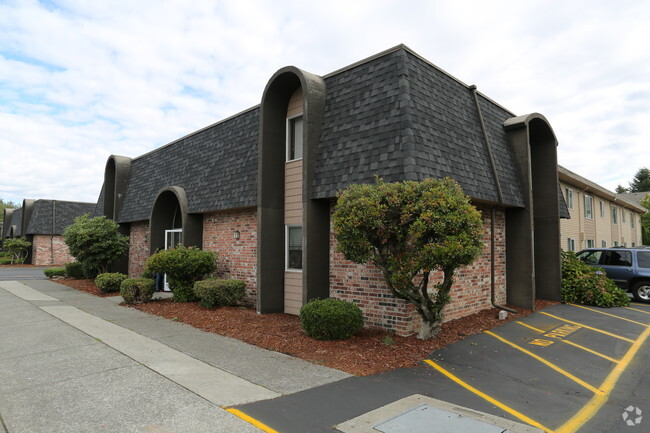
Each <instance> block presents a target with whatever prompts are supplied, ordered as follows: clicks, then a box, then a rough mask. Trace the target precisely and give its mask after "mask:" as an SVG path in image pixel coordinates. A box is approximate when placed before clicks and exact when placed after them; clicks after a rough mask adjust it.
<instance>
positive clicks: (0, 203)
mask: <svg viewBox="0 0 650 433" xmlns="http://www.w3.org/2000/svg"><path fill="white" fill-rule="evenodd" d="M17 207H18V204H16V203H14V202H11V201H5V200H3V199H1V198H0V218H1V217H2V215H3V213H4V210H5V209H7V208H9V209H15V208H17Z"/></svg>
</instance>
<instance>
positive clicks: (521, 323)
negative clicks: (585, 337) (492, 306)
mask: <svg viewBox="0 0 650 433" xmlns="http://www.w3.org/2000/svg"><path fill="white" fill-rule="evenodd" d="M516 323H518V324H520V325H522V326H525V327H526V328H530V329H532V330H533V331H536V332H539V333H540V334H541V333H543V332H544V331H542V330H541V329H537V328H535V327H534V326H530V325H528V324H526V323H524V322H519V321H517V322H516ZM533 341H535V340H533ZM559 341H561V342H562V343H566V344H568V345H570V346H573V347H576V348H578V349H581V350H584V351H585V352H589V353H591V354H593V355H596V356H600V357H601V358H604V359H606V360H608V361H610V362H613V363H614V364H617V363H618V362H619V361H620V360H618V359H614V358H611V357H609V356H607V355H605V354H603V353H600V352H596V351H595V350H592V349H590V348H588V347H585V346H581V345H580V344H577V343H574V342H573V341H570V340H564V339H561V340H559ZM531 344H532V342H531Z"/></svg>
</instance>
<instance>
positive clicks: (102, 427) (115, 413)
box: [0, 280, 349, 433]
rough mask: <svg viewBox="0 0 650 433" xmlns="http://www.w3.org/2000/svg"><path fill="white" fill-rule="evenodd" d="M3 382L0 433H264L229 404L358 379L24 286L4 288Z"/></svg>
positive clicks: (51, 288)
mask: <svg viewBox="0 0 650 433" xmlns="http://www.w3.org/2000/svg"><path fill="white" fill-rule="evenodd" d="M0 377H1V378H2V381H0V417H1V418H0V419H1V420H2V422H1V423H0V432H2V429H3V428H4V429H5V430H6V431H7V432H8V433H22V432H25V433H38V432H47V433H53V432H94V431H101V432H154V433H157V432H174V433H183V432H188V433H190V432H192V433H197V432H253V431H258V430H257V429H256V428H254V427H252V426H251V425H250V424H248V423H246V422H244V421H242V420H240V419H239V418H237V417H235V416H234V415H232V414H230V413H228V412H226V411H225V410H224V409H223V407H224V406H231V405H236V404H244V403H250V402H255V401H260V400H266V399H272V398H274V397H277V396H280V395H286V394H291V393H295V392H298V391H302V390H306V389H309V388H313V387H315V386H319V385H323V384H327V383H331V382H335V381H338V380H340V379H343V378H346V377H349V375H348V374H347V373H343V372H340V371H337V370H333V369H329V368H326V367H322V366H318V365H315V364H311V363H308V362H305V361H302V360H298V359H296V358H292V357H289V356H286V355H283V354H280V353H276V352H271V351H268V350H264V349H260V348H257V347H255V346H251V345H248V344H246V343H242V342H240V341H237V340H233V339H230V338H226V337H222V336H218V335H215V334H210V333H206V332H203V331H200V330H197V329H195V328H192V327H190V326H187V325H184V324H181V323H177V322H173V321H169V320H165V319H161V318H158V317H155V316H150V315H148V314H145V313H142V312H140V311H138V310H135V309H131V308H124V307H119V306H118V305H117V304H116V303H115V302H113V301H111V300H110V299H106V298H98V297H94V296H92V295H88V294H86V293H83V292H79V291H76V290H73V289H70V288H68V287H65V286H62V285H59V284H56V283H53V282H51V281H47V280H38V281H37V280H25V281H20V282H16V281H0ZM3 433H4V432H3Z"/></svg>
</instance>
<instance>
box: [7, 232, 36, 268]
mask: <svg viewBox="0 0 650 433" xmlns="http://www.w3.org/2000/svg"><path fill="white" fill-rule="evenodd" d="M3 245H4V249H5V250H6V251H8V252H9V253H10V254H11V264H14V263H18V264H22V263H24V262H25V259H26V258H27V254H29V248H30V247H31V246H32V243H31V242H29V241H28V240H27V239H25V238H24V237H19V238H9V239H5V241H4V244H3Z"/></svg>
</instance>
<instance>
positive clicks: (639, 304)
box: [630, 302, 650, 307]
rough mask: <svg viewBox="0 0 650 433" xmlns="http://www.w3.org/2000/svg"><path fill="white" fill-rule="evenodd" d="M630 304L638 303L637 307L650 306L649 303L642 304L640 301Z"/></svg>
mask: <svg viewBox="0 0 650 433" xmlns="http://www.w3.org/2000/svg"><path fill="white" fill-rule="evenodd" d="M630 305H638V306H639V307H650V304H642V303H640V302H630Z"/></svg>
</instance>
